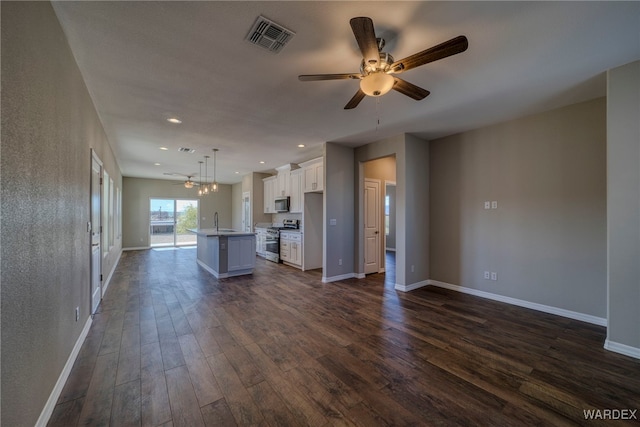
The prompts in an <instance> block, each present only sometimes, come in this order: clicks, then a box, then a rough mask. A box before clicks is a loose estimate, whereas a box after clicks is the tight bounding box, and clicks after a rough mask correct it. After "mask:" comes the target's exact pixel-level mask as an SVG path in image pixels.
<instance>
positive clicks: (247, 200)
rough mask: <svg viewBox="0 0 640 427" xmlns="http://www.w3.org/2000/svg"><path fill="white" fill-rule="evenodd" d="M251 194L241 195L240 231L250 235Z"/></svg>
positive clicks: (246, 192)
mask: <svg viewBox="0 0 640 427" xmlns="http://www.w3.org/2000/svg"><path fill="white" fill-rule="evenodd" d="M251 228H252V227H251V193H250V192H248V191H245V192H244V193H242V231H244V232H247V233H251V231H252V230H251Z"/></svg>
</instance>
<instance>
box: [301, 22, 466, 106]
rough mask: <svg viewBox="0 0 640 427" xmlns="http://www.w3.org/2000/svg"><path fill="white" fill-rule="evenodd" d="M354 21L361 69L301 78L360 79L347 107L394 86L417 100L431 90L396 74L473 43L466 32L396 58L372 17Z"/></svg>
mask: <svg viewBox="0 0 640 427" xmlns="http://www.w3.org/2000/svg"><path fill="white" fill-rule="evenodd" d="M350 24H351V29H352V30H353V35H354V36H355V37H356V41H357V42H358V47H359V48H360V51H361V52H362V57H363V58H362V63H361V64H360V73H359V74H358V73H345V74H307V75H301V76H298V79H299V80H300V81H303V82H308V81H317V80H343V79H359V80H360V89H358V91H357V92H356V94H355V95H354V96H353V98H351V100H350V101H349V102H348V103H347V105H345V107H344V109H345V110H349V109H352V108H355V107H357V106H358V104H359V103H360V101H362V100H363V99H364V97H365V96H367V95H368V96H382V95H384V94H385V93H387V92H389V91H390V90H391V89H393V90H396V91H398V92H400V93H401V94H403V95H406V96H408V97H410V98H413V99H415V100H416V101H419V100H421V99H424V98H425V97H427V96H428V95H429V93H430V92H429V91H428V90H426V89H423V88H421V87H419V86H416V85H414V84H412V83H409V82H407V81H406V80H403V79H401V78H399V77H396V76H394V75H393V74H400V73H403V72H404V71H408V70H410V69H412V68H416V67H419V66H421V65H424V64H428V63H429V62H434V61H437V60H439V59H443V58H446V57H448V56H452V55H455V54H458V53H461V52H464V51H465V50H467V47H468V46H469V42H468V40H467V38H466V37H465V36H458V37H454V38H452V39H451V40H448V41H446V42H444V43H440V44H439V45H436V46H433V47H431V48H429V49H425V50H423V51H421V52H418V53H415V54H413V55H411V56H408V57H406V58H404V59H401V60H400V61H394V59H393V57H392V56H391V55H389V54H388V53H386V52H383V51H382V49H383V48H384V45H385V41H384V39H381V38H376V34H375V31H374V29H373V21H372V20H371V18H367V17H357V18H352V19H351V21H350Z"/></svg>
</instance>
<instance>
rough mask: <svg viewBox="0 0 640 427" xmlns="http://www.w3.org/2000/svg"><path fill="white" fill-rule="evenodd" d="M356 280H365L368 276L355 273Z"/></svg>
mask: <svg viewBox="0 0 640 427" xmlns="http://www.w3.org/2000/svg"><path fill="white" fill-rule="evenodd" d="M353 277H355V278H356V279H364V278H365V277H367V275H366V274H364V273H354V276H353Z"/></svg>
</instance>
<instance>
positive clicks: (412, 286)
mask: <svg viewBox="0 0 640 427" xmlns="http://www.w3.org/2000/svg"><path fill="white" fill-rule="evenodd" d="M429 284H430V283H429V280H423V281H421V282H416V283H412V284H410V285H400V284H398V283H396V285H395V286H394V288H395V290H396V291H401V292H409V291H413V290H414V289H418V288H423V287H425V286H427V285H429Z"/></svg>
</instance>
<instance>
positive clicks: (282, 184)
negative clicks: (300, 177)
mask: <svg viewBox="0 0 640 427" xmlns="http://www.w3.org/2000/svg"><path fill="white" fill-rule="evenodd" d="M298 168H299V166H298V165H296V164H294V163H287V164H286V165H284V166H280V167H277V168H276V170H277V171H278V175H277V184H276V188H275V194H274V195H273V196H274V197H286V196H291V182H290V181H291V171H294V170H296V169H298Z"/></svg>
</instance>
